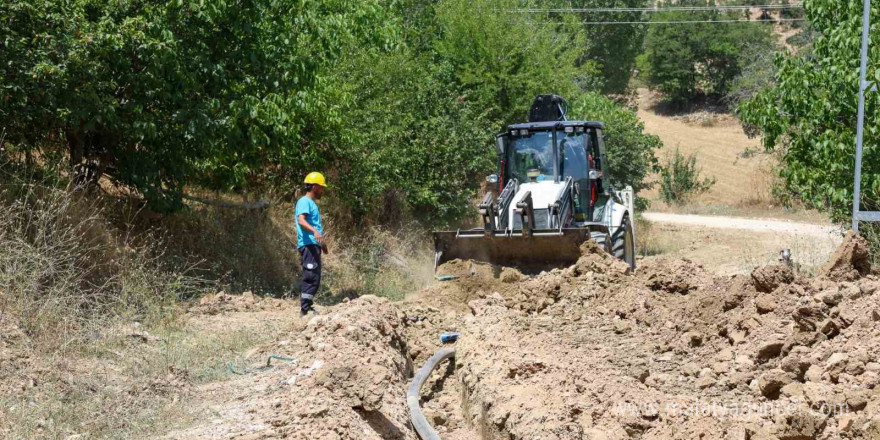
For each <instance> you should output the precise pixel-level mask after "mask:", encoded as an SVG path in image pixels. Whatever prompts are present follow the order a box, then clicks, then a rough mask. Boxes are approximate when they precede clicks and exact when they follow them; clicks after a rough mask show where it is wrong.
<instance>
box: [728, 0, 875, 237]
mask: <svg viewBox="0 0 880 440" xmlns="http://www.w3.org/2000/svg"><path fill="white" fill-rule="evenodd" d="M862 4H863V3H862V1H861V0H848V1H839V0H813V1H810V2H808V3H806V13H807V18H808V19H809V21H810V22H811V23H812V26H813V27H814V28H815V29H816V31H817V32H816V35H815V39H814V40H813V50H812V52H811V53H809V54H801V55H788V56H779V57H777V59H776V68H777V71H776V85H774V86H773V87H770V88H768V89H766V90H764V91H762V92H760V93H759V94H758V95H757V96H756V97H755V98H754V99H752V100H750V101H748V102H746V103H744V104H743V105H741V106H740V114H741V117H742V119H743V121H744V122H745V123H746V124H750V125H752V126H754V127H756V128H757V129H758V130H759V131H760V133H762V134H763V135H764V146H765V148H767V149H768V150H773V151H778V152H779V153H780V155H781V157H782V162H783V167H782V168H781V170H780V175H781V177H782V178H783V182H784V185H785V189H786V190H787V193H788V194H789V195H790V196H792V197H794V198H796V199H799V200H802V201H804V202H805V203H806V204H807V205H809V206H812V207H815V208H819V209H822V210H825V211H827V212H829V213H830V214H831V217H832V219H834V220H835V221H845V220H847V219H849V216H850V212H851V209H852V197H853V193H852V191H853V175H854V165H855V160H854V157H855V144H856V142H855V133H856V110H857V95H858V84H859V51H860V42H861V30H862ZM871 18H872V21H875V20H880V5H877V4H876V3H875V4H874V5H873V6H872V9H871ZM875 22H876V21H875ZM870 48H871V53H870V55H869V57H868V60H869V64H868V78H869V79H870V80H871V81H872V82H877V81H880V69H878V67H880V36H878V35H877V33H876V32H874V33H872V34H871V45H870ZM878 98H880V94H878V93H877V92H876V91H873V90H872V91H868V92H867V93H866V108H867V111H866V113H865V115H866V116H865V142H864V144H865V146H866V148H865V150H864V157H863V162H862V179H863V180H862V188H863V191H864V202H863V203H865V205H863V206H865V207H868V208H871V209H876V208H878V203H877V202H878V200H880V149H878V148H876V147H875V146H876V145H878V143H880V112H878V111H877V105H878Z"/></svg>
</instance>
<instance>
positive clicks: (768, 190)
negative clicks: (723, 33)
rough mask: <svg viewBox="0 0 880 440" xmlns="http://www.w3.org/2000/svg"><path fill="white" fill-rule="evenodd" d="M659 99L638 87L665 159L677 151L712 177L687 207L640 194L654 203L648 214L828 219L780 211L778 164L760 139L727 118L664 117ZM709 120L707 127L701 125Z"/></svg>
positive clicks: (649, 129)
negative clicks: (776, 194) (712, 181)
mask: <svg viewBox="0 0 880 440" xmlns="http://www.w3.org/2000/svg"><path fill="white" fill-rule="evenodd" d="M656 104H657V96H656V95H655V94H654V93H653V92H651V91H649V90H647V89H639V110H638V115H639V118H641V119H642V120H643V121H644V122H645V131H647V132H649V133H651V134H655V135H657V136H660V139H661V140H662V141H663V149H662V150H660V151H658V152H657V154H658V156H659V157H664V156H665V155H667V154H669V152H672V151H674V150H675V149H676V148H678V149H680V150H681V152H682V153H684V154H686V155H689V154H696V155H697V160H698V163H699V165H700V167H701V168H702V171H703V174H704V175H705V176H714V177H715V178H716V183H715V184H714V185H713V186H712V188H711V189H710V190H709V191H708V192H706V193H704V194H702V195H700V196H698V197H695V198H694V199H693V200H692V201H690V203H688V204H685V205H667V204H665V203H663V202H662V201H660V197H659V192H658V189H657V188H656V187H655V188H654V189H652V190H649V191H646V192H645V194H642V196H644V197H646V198H648V199H649V200H651V201H652V203H651V210H652V211H659V212H678V213H687V214H707V215H729V216H745V217H763V218H767V217H772V218H784V219H792V220H801V221H809V222H816V223H823V224H827V223H828V220H827V216H825V215H822V214H820V213H818V212H816V211H813V210H806V209H803V208H802V207H799V206H795V207H784V206H782V205H781V203H780V202H779V201H778V200H776V198H775V197H774V195H773V188H774V186H776V185H778V183H779V182H778V178H777V176H776V174H775V172H774V170H775V168H776V166H777V164H778V161H777V159H776V158H775V157H774V156H773V155H770V154H766V153H764V149H763V147H762V145H761V143H760V140H759V139H749V138H748V136H746V135H745V133H743V130H742V128H741V126H740V124H739V122H738V121H737V120H736V119H735V118H734V117H732V116H730V115H724V114H709V113H705V112H702V113H695V114H694V115H679V116H665V115H662V114H659V113H658V112H657V111H655V105H656ZM704 121H711V123H704Z"/></svg>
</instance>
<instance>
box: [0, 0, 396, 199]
mask: <svg viewBox="0 0 880 440" xmlns="http://www.w3.org/2000/svg"><path fill="white" fill-rule="evenodd" d="M380 5H381V4H380V2H379V1H378V0H368V1H355V0H334V1H325V2H306V3H302V2H299V1H296V0H272V1H270V0H245V1H235V2H196V1H165V2H162V1H160V2H128V1H109V0H71V1H66V2H57V1H52V0H30V1H18V2H4V3H2V4H0V34H2V35H4V38H5V41H4V43H3V44H2V45H0V59H3V60H4V62H3V63H2V65H0V84H2V85H3V86H2V88H0V120H2V121H6V122H4V129H5V130H6V134H7V136H8V138H7V140H8V142H9V143H11V144H12V145H13V146H14V148H15V149H18V150H21V151H26V152H28V153H30V152H34V151H37V150H39V151H40V155H41V156H42V155H47V156H50V155H51V154H53V153H57V152H58V150H61V151H62V153H61V155H66V157H67V158H68V159H69V161H70V165H71V169H72V170H73V172H74V174H75V176H76V178H77V179H78V180H80V181H85V182H95V181H96V180H97V179H98V178H100V177H101V176H103V175H109V176H111V177H112V178H113V179H114V180H116V181H117V182H119V183H121V184H124V185H127V186H129V187H131V188H133V189H135V190H138V191H140V192H141V193H142V194H143V195H144V196H145V197H146V199H147V200H148V201H149V202H150V204H151V205H152V206H153V208H155V209H157V210H173V209H176V208H178V207H179V206H180V205H181V202H180V200H181V193H182V190H183V187H184V186H185V185H187V184H190V183H201V184H204V185H207V186H209V187H212V188H217V189H230V188H235V187H237V186H241V185H243V184H244V183H245V182H246V181H247V180H248V178H249V176H250V175H252V174H253V173H255V172H257V171H258V170H260V169H261V168H262V167H264V166H266V165H268V164H275V165H277V166H283V167H289V168H297V169H303V168H305V166H306V165H310V164H313V163H318V162H320V157H319V156H318V155H317V154H316V150H315V148H310V149H308V150H306V151H303V149H302V148H301V147H302V144H300V143H299V142H298V140H299V135H300V133H301V132H302V131H303V130H304V129H305V128H306V126H307V125H308V123H309V121H310V120H311V118H310V115H311V114H314V113H317V112H318V110H319V109H320V108H321V107H322V101H321V99H320V97H317V96H315V95H314V94H312V91H313V90H314V86H315V84H316V78H317V73H318V72H319V71H320V69H321V68H322V67H323V66H325V65H327V63H328V62H330V61H332V60H333V59H335V58H336V57H338V56H339V55H340V54H341V50H342V48H343V47H346V45H347V42H348V41H350V40H352V39H358V40H360V41H367V40H371V39H374V40H379V39H382V38H383V37H384V36H385V33H384V32H383V30H382V26H380V25H379V24H380V23H383V20H382V9H381V8H380ZM56 155H58V154H56Z"/></svg>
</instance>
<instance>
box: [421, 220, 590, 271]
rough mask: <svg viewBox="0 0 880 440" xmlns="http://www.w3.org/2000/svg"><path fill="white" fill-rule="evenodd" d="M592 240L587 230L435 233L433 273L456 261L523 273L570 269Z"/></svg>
mask: <svg viewBox="0 0 880 440" xmlns="http://www.w3.org/2000/svg"><path fill="white" fill-rule="evenodd" d="M589 239H590V230H589V229H587V228H577V229H563V230H562V231H561V232H560V231H557V230H553V231H546V232H545V231H535V232H534V233H533V234H532V235H531V236H528V237H525V236H522V235H521V234H519V233H518V232H513V233H509V234H508V233H496V234H493V235H486V234H484V232H483V230H482V229H479V230H467V231H446V232H434V250H435V251H436V258H435V260H434V270H435V271H436V270H437V268H438V267H440V265H442V264H443V263H445V262H447V261H451V260H454V259H462V260H475V261H482V262H486V263H490V264H494V265H499V266H509V267H516V268H518V269H520V270H521V271H523V272H538V271H541V270H547V269H552V268H555V267H567V266H570V265H572V264H574V263H575V262H576V261H577V260H578V258H579V257H580V246H581V244H583V243H584V242H585V241H587V240H589Z"/></svg>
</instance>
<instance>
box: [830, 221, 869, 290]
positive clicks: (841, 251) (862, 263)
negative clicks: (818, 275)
mask: <svg viewBox="0 0 880 440" xmlns="http://www.w3.org/2000/svg"><path fill="white" fill-rule="evenodd" d="M870 272H871V262H870V260H869V259H868V241H867V240H865V238H864V237H862V236H859V235H855V234H854V233H853V232H849V233H848V234H847V235H846V238H844V240H843V243H841V245H840V247H838V248H837V252H835V253H834V255H832V256H831V260H830V261H828V264H826V265H825V267H824V268H823V269H822V276H824V277H826V278H828V279H831V280H834V281H853V280H855V279H858V278H859V277H861V276H864V275H867V274H869V273H870Z"/></svg>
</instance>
